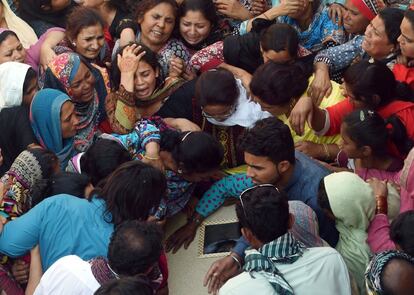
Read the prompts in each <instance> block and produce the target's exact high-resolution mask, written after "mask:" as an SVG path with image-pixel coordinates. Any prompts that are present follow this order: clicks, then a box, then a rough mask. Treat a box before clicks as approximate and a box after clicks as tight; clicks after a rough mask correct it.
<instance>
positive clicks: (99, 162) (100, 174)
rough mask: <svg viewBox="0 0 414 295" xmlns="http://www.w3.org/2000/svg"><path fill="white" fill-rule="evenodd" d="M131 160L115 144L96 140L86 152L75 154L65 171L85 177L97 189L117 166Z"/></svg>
mask: <svg viewBox="0 0 414 295" xmlns="http://www.w3.org/2000/svg"><path fill="white" fill-rule="evenodd" d="M131 160H132V157H131V156H130V154H129V153H128V151H127V150H125V149H124V148H123V147H122V146H120V145H119V144H118V143H117V142H114V141H113V140H108V139H105V138H98V139H97V140H96V141H95V142H94V143H93V144H92V145H91V146H90V147H89V148H88V149H87V150H86V152H84V153H79V154H77V155H76V156H74V157H73V158H72V159H71V160H70V161H69V163H68V167H67V168H66V171H69V172H75V173H82V174H85V175H87V176H88V177H89V179H90V182H91V184H92V185H93V186H94V187H97V186H101V185H103V184H104V182H105V180H106V178H107V177H108V176H109V175H110V174H111V173H112V172H113V171H114V170H116V168H118V166H120V165H122V164H123V163H125V162H128V161H131Z"/></svg>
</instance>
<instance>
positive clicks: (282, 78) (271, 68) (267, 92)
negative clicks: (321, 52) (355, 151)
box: [250, 61, 344, 160]
mask: <svg viewBox="0 0 414 295" xmlns="http://www.w3.org/2000/svg"><path fill="white" fill-rule="evenodd" d="M312 80H313V76H311V75H310V74H309V73H306V71H304V70H303V67H302V66H301V65H298V64H278V63H275V62H272V61H269V62H267V63H265V64H263V65H261V66H260V67H259V68H258V69H257V70H256V72H255V73H254V75H253V78H252V81H251V82H250V91H251V93H252V96H253V97H254V100H255V101H256V102H258V103H259V104H260V105H261V107H262V110H263V111H267V112H270V113H271V114H272V115H273V116H275V117H277V118H279V119H280V120H282V121H283V122H284V123H285V124H287V125H288V126H289V127H290V128H291V129H292V127H291V125H290V124H289V119H288V118H289V116H290V114H291V112H292V110H293V109H294V108H295V106H296V104H297V102H298V101H300V100H301V98H302V97H306V96H307V94H306V91H307V89H308V87H309V84H310V82H311V81H312ZM333 86H334V88H335V91H333V92H332V94H331V95H330V96H329V97H326V98H324V99H323V100H322V102H321V104H320V105H319V107H320V108H322V109H325V108H327V107H329V106H332V105H335V104H336V103H339V102H340V101H342V100H343V99H344V96H343V95H342V93H341V90H340V87H339V85H338V84H336V83H334V84H333ZM305 124H306V123H305ZM292 137H293V141H294V142H295V147H296V149H298V150H299V151H301V152H303V153H305V154H307V155H309V156H311V157H315V158H318V159H325V160H329V159H332V158H333V157H334V155H336V154H337V152H336V153H334V152H333V150H337V149H338V147H337V144H338V143H339V139H340V137H339V136H338V135H334V136H316V135H315V133H314V131H313V130H312V129H311V128H310V126H308V124H306V125H305V127H304V131H303V133H301V134H299V133H297V132H295V131H294V130H292Z"/></svg>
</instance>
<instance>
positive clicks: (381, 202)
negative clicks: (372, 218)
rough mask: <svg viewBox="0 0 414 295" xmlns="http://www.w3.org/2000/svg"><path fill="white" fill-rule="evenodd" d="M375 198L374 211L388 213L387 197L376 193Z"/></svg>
mask: <svg viewBox="0 0 414 295" xmlns="http://www.w3.org/2000/svg"><path fill="white" fill-rule="evenodd" d="M375 198H376V208H375V213H376V214H387V213H388V203H387V197H386V196H381V195H377V196H375Z"/></svg>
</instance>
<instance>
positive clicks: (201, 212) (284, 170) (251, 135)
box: [185, 118, 339, 292]
mask: <svg viewBox="0 0 414 295" xmlns="http://www.w3.org/2000/svg"><path fill="white" fill-rule="evenodd" d="M239 147H240V148H241V149H242V150H244V159H245V162H246V164H247V166H248V168H247V173H246V174H245V175H240V174H237V175H231V176H228V177H225V178H224V179H222V180H220V181H219V182H217V183H216V184H215V185H214V186H213V187H212V188H211V189H210V190H209V191H207V192H206V193H205V194H204V196H203V198H202V199H201V200H200V202H199V205H198V206H197V208H196V213H195V217H194V216H193V218H192V219H191V220H190V221H189V222H188V223H187V225H186V226H185V227H188V228H190V229H191V226H192V224H191V223H196V224H197V223H199V222H200V220H202V219H203V218H204V217H206V216H208V215H209V214H211V213H212V211H213V210H210V211H208V210H206V209H205V208H208V207H207V206H206V204H208V205H209V206H211V207H212V208H215V207H216V205H217V204H221V203H222V202H223V201H224V200H225V199H226V198H229V197H236V198H237V197H238V196H239V195H240V193H241V192H242V191H243V190H245V189H247V188H249V187H252V186H254V185H255V184H265V183H269V184H273V185H275V186H276V187H278V188H279V189H283V190H284V191H285V192H286V195H287V196H288V199H289V200H298V201H302V202H304V203H305V204H307V205H309V206H310V207H311V208H312V209H313V210H314V211H315V213H316V215H317V217H318V223H319V231H320V236H321V238H323V239H324V240H325V241H327V242H328V243H329V244H330V245H331V246H332V247H335V245H336V243H337V242H338V238H339V234H338V231H337V230H336V227H335V222H334V221H333V220H331V219H329V218H327V216H326V215H325V213H324V212H323V211H322V210H321V208H320V207H319V205H318V202H317V196H318V188H319V182H320V180H321V179H323V178H324V177H325V176H327V175H328V174H329V173H330V171H328V170H327V169H326V168H324V167H323V166H321V165H320V164H319V163H317V162H316V161H314V160H312V159H310V158H309V157H307V156H305V155H304V154H302V153H300V152H298V151H295V148H294V143H293V139H292V135H291V132H290V129H289V127H288V126H287V125H286V124H284V123H283V122H282V121H280V120H279V119H277V118H266V119H263V120H260V121H257V122H256V124H255V126H254V127H253V128H251V129H248V130H246V132H245V134H244V136H243V137H242V138H241V140H240V143H239ZM214 200H215V202H214ZM195 228H196V227H195ZM248 246H249V244H248V243H247V242H246V240H245V239H243V238H242V239H240V240H239V241H238V243H237V245H236V246H235V247H234V248H233V251H232V253H231V255H230V256H228V257H225V258H222V259H220V260H218V261H216V262H215V263H214V264H213V265H212V266H211V267H210V270H209V271H208V273H207V274H206V277H205V280H204V284H205V285H208V287H209V290H210V291H213V292H216V291H217V290H218V288H219V286H220V285H222V284H223V283H224V282H225V281H226V280H227V279H229V278H231V277H233V276H234V275H235V274H237V267H238V264H237V263H236V260H235V259H234V258H233V257H236V259H238V260H239V261H240V262H242V260H243V256H244V250H246V249H247V248H248ZM212 274H218V276H217V277H213V276H212Z"/></svg>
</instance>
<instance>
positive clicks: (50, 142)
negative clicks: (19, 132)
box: [30, 89, 79, 170]
mask: <svg viewBox="0 0 414 295" xmlns="http://www.w3.org/2000/svg"><path fill="white" fill-rule="evenodd" d="M30 122H31V125H32V129H33V132H34V134H35V136H36V139H37V140H38V142H39V144H40V145H41V146H42V147H44V148H46V149H49V150H51V151H53V152H54V153H55V154H56V155H57V157H58V158H59V163H60V168H61V169H62V170H65V168H66V166H67V163H68V161H69V159H70V158H71V157H72V156H73V155H74V154H75V149H74V136H75V135H76V126H77V124H78V122H79V121H78V118H77V116H76V114H75V107H74V105H73V103H72V102H71V101H70V97H69V96H67V95H66V94H65V93H63V92H60V91H59V90H56V89H43V90H40V91H39V92H38V93H37V94H36V95H35V97H34V98H33V101H32V105H31V108H30Z"/></svg>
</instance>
